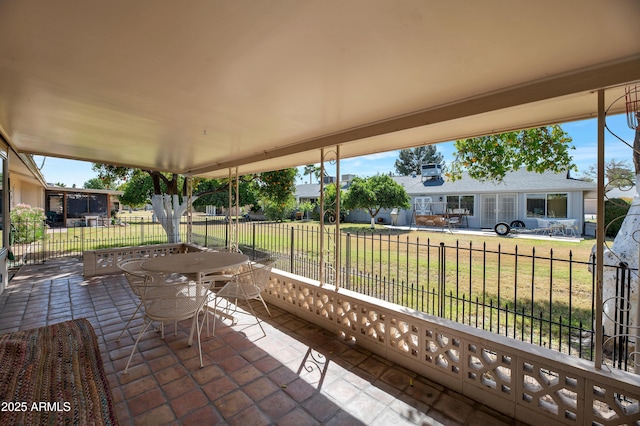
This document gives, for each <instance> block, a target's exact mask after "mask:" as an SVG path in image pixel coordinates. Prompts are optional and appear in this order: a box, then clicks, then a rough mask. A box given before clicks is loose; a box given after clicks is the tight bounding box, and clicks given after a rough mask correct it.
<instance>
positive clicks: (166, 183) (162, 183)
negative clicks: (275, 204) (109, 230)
mask: <svg viewBox="0 0 640 426" xmlns="http://www.w3.org/2000/svg"><path fill="white" fill-rule="evenodd" d="M92 168H93V170H94V171H96V172H98V177H99V178H100V179H102V180H104V181H105V183H106V184H108V185H109V184H115V183H116V182H117V181H123V182H125V184H124V185H123V189H124V194H123V196H122V197H121V201H122V202H123V203H124V204H129V205H134V206H135V205H141V204H145V203H147V202H151V205H152V206H153V212H154V213H155V215H156V218H157V219H158V221H159V222H160V224H161V225H162V227H163V228H164V230H165V232H166V233H167V239H168V242H169V243H176V242H179V241H180V218H181V217H182V214H183V213H184V212H185V210H186V208H187V206H188V204H189V200H188V197H187V180H186V179H184V177H183V176H181V175H178V174H176V173H171V174H169V173H167V174H164V173H160V172H157V171H152V170H146V171H145V170H140V169H128V168H125V167H117V166H111V165H108V164H98V163H94V164H93V166H92ZM297 172H298V171H297V170H296V169H284V170H278V171H274V172H267V173H262V174H258V175H251V176H249V177H244V178H243V180H249V181H251V182H252V184H253V185H257V186H256V190H260V191H261V193H262V194H263V195H264V196H265V197H269V198H270V199H272V200H276V201H282V200H283V199H284V198H286V194H287V191H288V194H289V195H290V194H292V193H293V190H294V189H295V185H294V184H295V177H296V175H297ZM221 181H222V184H211V187H213V189H212V188H207V187H206V185H203V188H205V189H204V190H203V191H198V188H197V187H196V188H194V192H196V195H194V196H193V197H192V200H191V201H192V202H195V201H197V199H198V198H199V197H200V196H203V195H207V194H212V193H217V192H221V193H222V192H224V193H225V194H228V189H229V184H230V182H229V180H228V179H222V180H221ZM198 183H202V181H198Z"/></svg>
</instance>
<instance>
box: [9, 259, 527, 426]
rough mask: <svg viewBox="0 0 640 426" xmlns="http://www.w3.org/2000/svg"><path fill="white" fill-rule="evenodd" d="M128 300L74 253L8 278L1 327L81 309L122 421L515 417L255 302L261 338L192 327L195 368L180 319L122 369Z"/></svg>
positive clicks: (121, 286)
mask: <svg viewBox="0 0 640 426" xmlns="http://www.w3.org/2000/svg"><path fill="white" fill-rule="evenodd" d="M254 306H255V307H258V304H255V305H254ZM134 309H135V299H134V297H133V295H132V293H131V291H130V290H129V287H128V284H127V282H126V279H125V278H124V276H122V275H106V276H100V277H94V278H91V279H88V280H85V279H84V278H83V276H82V263H81V262H78V261H75V260H62V261H52V262H50V263H46V264H42V265H34V266H27V267H24V268H22V269H21V270H20V271H19V272H18V274H17V275H16V276H15V277H14V278H13V279H12V280H11V281H10V282H9V287H8V288H7V289H6V290H5V292H4V293H3V294H2V295H0V333H3V332H11V331H16V330H22V329H28V328H33V327H39V326H43V325H47V324H52V323H56V322H60V321H65V320H69V319H74V318H82V317H84V318H87V319H88V320H89V321H90V322H91V324H92V325H93V327H94V329H95V332H96V334H97V336H98V341H99V343H100V350H101V353H102V359H103V362H104V366H105V370H106V373H107V375H108V378H109V382H110V384H111V389H112V392H113V397H114V404H115V408H116V410H117V414H118V418H119V420H120V423H121V424H123V425H126V424H133V425H164V424H168V425H200V426H203V425H213V424H223V425H242V426H249V425H251V426H253V425H269V424H278V425H296V426H298V425H321V424H323V425H385V426H386V425H394V426H395V425H440V424H443V425H492V426H493V425H522V423H521V422H518V421H515V420H513V419H511V418H508V417H506V416H503V415H501V414H499V413H497V412H495V411H493V410H491V409H489V408H488V407H485V406H483V405H481V404H478V403H476V402H474V401H472V400H469V399H468V398H465V397H463V396H461V395H459V394H457V393H455V392H453V391H450V390H448V389H445V388H443V387H442V386H440V385H439V384H437V383H433V382H431V381H429V380H427V379H425V378H422V377H419V376H416V375H415V374H414V373H411V372H409V371H407V370H405V369H404V368H402V367H399V366H397V365H394V364H393V363H391V362H389V361H387V360H385V359H383V358H380V357H378V356H376V355H373V354H371V353H370V352H369V351H367V350H364V349H362V348H358V347H357V346H352V345H347V344H345V343H344V342H343V341H341V340H340V339H338V338H337V337H335V336H333V335H332V334H330V333H328V332H326V331H324V330H322V329H320V328H318V327H316V326H314V325H312V324H310V323H308V322H306V321H304V320H301V319H299V318H297V317H296V316H294V315H291V314H289V313H287V312H285V311H283V310H280V309H278V308H275V307H273V308H272V309H271V312H272V314H273V316H272V317H268V315H267V314H266V311H265V310H264V308H262V307H261V306H260V309H257V310H258V312H259V315H260V316H261V318H263V320H264V323H263V326H264V328H265V330H266V333H267V336H266V337H262V333H261V332H260V329H259V328H258V326H257V325H255V321H254V320H253V317H250V316H246V315H239V316H238V324H237V325H234V326H231V325H230V324H229V323H228V321H227V322H226V324H224V325H222V324H221V323H220V322H218V323H217V328H216V336H215V337H213V336H211V337H207V335H206V332H205V333H203V335H202V338H203V341H202V350H203V357H204V364H205V367H204V368H200V366H199V361H198V352H197V346H196V345H195V344H194V346H193V347H188V346H187V339H188V331H189V327H190V324H191V323H190V321H185V322H182V323H179V325H178V333H177V335H174V333H173V330H172V329H173V327H172V326H171V327H167V329H166V330H165V338H166V340H165V341H162V340H161V339H160V337H159V335H158V334H156V333H154V332H148V333H147V334H146V335H145V337H144V338H143V340H142V341H141V343H140V350H138V351H137V352H136V354H135V355H134V357H133V361H132V367H130V369H129V373H128V374H127V375H124V374H122V371H123V370H124V367H125V364H126V362H127V357H128V356H129V353H130V352H131V348H132V345H133V342H134V338H135V337H136V336H137V332H138V330H139V329H140V327H139V326H140V324H141V323H142V320H139V321H137V322H136V323H135V324H134V325H133V326H132V327H130V329H129V330H127V332H126V333H125V336H124V337H123V338H122V340H121V341H120V343H116V342H115V339H116V337H117V336H118V334H119V333H120V331H121V330H122V328H123V326H124V324H125V322H126V320H127V319H128V317H129V315H130V314H131V313H132V312H133V310H134Z"/></svg>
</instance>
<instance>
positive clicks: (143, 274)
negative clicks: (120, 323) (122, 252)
mask: <svg viewBox="0 0 640 426" xmlns="http://www.w3.org/2000/svg"><path fill="white" fill-rule="evenodd" d="M145 260H146V259H145V258H131V259H125V260H122V261H120V262H119V263H118V268H119V269H120V270H122V272H123V273H124V276H125V277H126V278H127V282H128V283H129V287H130V288H131V291H132V292H133V294H134V295H136V296H137V297H138V299H139V301H138V306H137V307H136V310H135V311H134V312H133V314H132V315H131V317H130V318H129V321H127V324H126V325H125V326H124V328H123V329H122V331H121V332H120V334H119V335H118V338H117V339H116V342H120V339H121V338H122V335H123V334H124V332H125V331H126V330H127V329H128V328H129V324H131V321H133V319H134V318H135V317H136V315H137V314H138V312H139V311H140V308H141V307H142V298H141V295H142V294H143V293H144V289H145V287H146V286H147V285H148V284H152V283H153V282H154V281H156V279H155V278H154V274H150V273H149V272H148V271H145V270H144V269H142V266H141V264H142V262H144V261H145ZM156 276H157V275H156Z"/></svg>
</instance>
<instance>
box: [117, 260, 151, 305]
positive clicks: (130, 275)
mask: <svg viewBox="0 0 640 426" xmlns="http://www.w3.org/2000/svg"><path fill="white" fill-rule="evenodd" d="M145 260H147V259H125V260H122V261H121V262H119V263H118V268H119V269H120V270H122V272H124V276H125V277H126V278H127V281H128V282H129V285H130V286H131V291H133V293H134V294H135V295H137V296H140V295H141V294H142V293H144V289H145V288H146V287H147V285H149V284H151V283H152V282H153V281H154V278H153V276H152V275H149V274H148V273H147V272H146V271H145V270H144V269H143V268H142V262H144V261H145Z"/></svg>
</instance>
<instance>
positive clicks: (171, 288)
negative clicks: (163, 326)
mask: <svg viewBox="0 0 640 426" xmlns="http://www.w3.org/2000/svg"><path fill="white" fill-rule="evenodd" d="M208 291H209V286H208V285H206V284H199V283H196V282H194V281H190V282H179V283H175V282H164V283H154V284H152V285H148V286H147V287H146V291H145V292H144V294H143V295H142V296H141V299H142V303H143V304H144V308H145V313H146V315H147V316H148V317H149V318H151V319H153V320H156V321H181V320H183V319H187V318H191V317H193V316H194V315H195V314H197V312H198V311H199V310H200V309H201V308H202V306H204V304H205V303H206V301H207V298H208V295H209V293H208Z"/></svg>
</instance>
